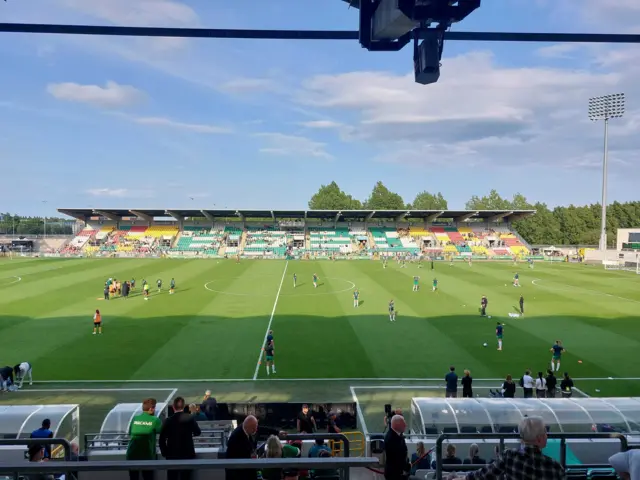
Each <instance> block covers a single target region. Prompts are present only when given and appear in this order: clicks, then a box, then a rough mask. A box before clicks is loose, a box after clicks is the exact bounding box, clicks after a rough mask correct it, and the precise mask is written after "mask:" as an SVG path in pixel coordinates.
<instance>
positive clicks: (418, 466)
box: [411, 442, 431, 475]
mask: <svg viewBox="0 0 640 480" xmlns="http://www.w3.org/2000/svg"><path fill="white" fill-rule="evenodd" d="M430 468H431V462H430V461H429V452H428V451H427V449H426V448H425V446H424V442H418V443H417V444H416V451H415V453H413V454H412V455H411V475H415V474H416V471H417V470H429V469H430Z"/></svg>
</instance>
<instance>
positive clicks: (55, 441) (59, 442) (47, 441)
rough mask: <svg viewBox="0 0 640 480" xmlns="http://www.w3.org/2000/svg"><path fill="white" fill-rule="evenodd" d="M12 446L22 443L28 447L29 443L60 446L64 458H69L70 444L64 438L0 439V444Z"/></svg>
mask: <svg viewBox="0 0 640 480" xmlns="http://www.w3.org/2000/svg"><path fill="white" fill-rule="evenodd" d="M7 445H9V446H13V445H17V446H20V445H24V446H25V447H30V446H31V445H42V446H43V447H46V446H52V445H56V446H61V447H62V448H63V450H64V459H65V460H69V459H70V458H71V444H70V443H69V441H68V440H67V439H65V438H3V439H0V446H7Z"/></svg>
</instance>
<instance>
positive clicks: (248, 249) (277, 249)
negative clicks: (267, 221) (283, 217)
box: [243, 225, 288, 257]
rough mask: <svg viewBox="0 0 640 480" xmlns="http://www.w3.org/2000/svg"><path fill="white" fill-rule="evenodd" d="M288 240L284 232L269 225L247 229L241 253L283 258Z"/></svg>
mask: <svg viewBox="0 0 640 480" xmlns="http://www.w3.org/2000/svg"><path fill="white" fill-rule="evenodd" d="M287 242H288V238H287V235H286V232H285V231H284V230H280V227H274V226H271V225H264V226H253V227H247V238H246V242H245V245H244V250H243V253H244V254H245V255H248V256H252V255H275V256H279V257H283V256H284V255H285V253H286V251H287Z"/></svg>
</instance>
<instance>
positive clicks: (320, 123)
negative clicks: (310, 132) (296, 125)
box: [300, 120, 343, 129]
mask: <svg viewBox="0 0 640 480" xmlns="http://www.w3.org/2000/svg"><path fill="white" fill-rule="evenodd" d="M300 125H301V126H303V127H305V128H317V129H332V128H341V127H343V124H342V123H340V122H333V121H331V120H312V121H310V122H302V123H301V124H300Z"/></svg>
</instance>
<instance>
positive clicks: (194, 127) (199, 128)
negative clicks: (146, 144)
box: [130, 117, 232, 134]
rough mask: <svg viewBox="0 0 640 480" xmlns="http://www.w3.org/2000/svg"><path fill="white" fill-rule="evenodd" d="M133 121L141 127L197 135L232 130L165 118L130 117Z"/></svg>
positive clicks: (222, 132) (223, 132) (229, 131)
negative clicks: (154, 127) (182, 131)
mask: <svg viewBox="0 0 640 480" xmlns="http://www.w3.org/2000/svg"><path fill="white" fill-rule="evenodd" d="M130 118H131V120H132V121H133V122H135V123H138V124H140V125H150V126H157V127H168V128H175V129H178V130H188V131H190V132H195V133H210V134H225V133H231V132H232V130H231V129H230V128H227V127H220V126H217V125H210V124H204V123H185V122H178V121H175V120H171V119H169V118H165V117H130Z"/></svg>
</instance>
